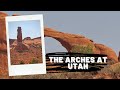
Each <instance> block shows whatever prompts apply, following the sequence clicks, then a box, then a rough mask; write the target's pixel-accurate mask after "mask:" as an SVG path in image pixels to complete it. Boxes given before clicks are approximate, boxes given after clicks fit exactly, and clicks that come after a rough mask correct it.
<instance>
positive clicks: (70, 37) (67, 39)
mask: <svg viewBox="0 0 120 90" xmlns="http://www.w3.org/2000/svg"><path fill="white" fill-rule="evenodd" d="M44 35H45V37H51V38H54V39H56V40H58V41H59V42H60V43H61V44H62V46H63V47H65V48H66V49H67V51H68V52H70V51H71V49H72V47H73V46H75V45H84V46H86V45H88V44H91V45H93V52H94V54H106V55H107V56H108V59H111V60H114V61H116V62H117V61H118V57H117V55H116V53H115V52H114V51H113V50H112V49H111V48H109V47H107V46H105V45H103V44H97V43H94V42H93V40H90V39H88V38H86V37H84V36H82V35H75V34H68V33H63V32H59V31H56V30H54V29H52V28H45V29H44Z"/></svg>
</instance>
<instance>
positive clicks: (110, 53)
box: [94, 44, 118, 62]
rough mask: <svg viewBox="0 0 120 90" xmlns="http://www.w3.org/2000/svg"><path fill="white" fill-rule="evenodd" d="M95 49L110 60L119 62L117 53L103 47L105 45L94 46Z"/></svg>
mask: <svg viewBox="0 0 120 90" xmlns="http://www.w3.org/2000/svg"><path fill="white" fill-rule="evenodd" d="M94 45H95V47H96V48H97V49H98V50H99V51H100V54H106V55H107V56H108V58H109V59H112V60H114V61H116V62H117V61H118V57H117V55H116V53H115V52H114V51H113V50H112V49H111V48H109V47H107V46H105V45H103V44H94Z"/></svg>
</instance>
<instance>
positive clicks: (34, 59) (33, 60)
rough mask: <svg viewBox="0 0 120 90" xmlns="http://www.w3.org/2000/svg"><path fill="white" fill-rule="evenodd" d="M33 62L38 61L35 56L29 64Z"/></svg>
mask: <svg viewBox="0 0 120 90" xmlns="http://www.w3.org/2000/svg"><path fill="white" fill-rule="evenodd" d="M35 63H38V60H37V59H36V58H33V59H32V61H31V62H30V64H35Z"/></svg>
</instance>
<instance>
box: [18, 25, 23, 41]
mask: <svg viewBox="0 0 120 90" xmlns="http://www.w3.org/2000/svg"><path fill="white" fill-rule="evenodd" d="M17 42H22V29H21V27H18V29H17Z"/></svg>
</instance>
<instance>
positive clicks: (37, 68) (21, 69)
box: [5, 14, 46, 76]
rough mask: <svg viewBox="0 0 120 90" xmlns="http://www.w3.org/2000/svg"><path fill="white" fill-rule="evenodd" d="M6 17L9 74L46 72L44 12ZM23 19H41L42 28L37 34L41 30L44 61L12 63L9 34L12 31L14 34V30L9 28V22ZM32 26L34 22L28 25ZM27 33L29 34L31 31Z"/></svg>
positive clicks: (40, 25)
mask: <svg viewBox="0 0 120 90" xmlns="http://www.w3.org/2000/svg"><path fill="white" fill-rule="evenodd" d="M5 19H6V36H7V52H8V53H7V54H8V70H9V76H16V75H34V74H46V61H45V44H44V25H43V15H42V14H37V15H22V16H7V17H6V18H5ZM22 21H23V22H25V21H39V22H40V23H39V28H40V30H39V31H38V32H36V35H37V33H39V32H40V36H41V45H42V46H41V47H42V63H35V64H33V63H32V64H19V65H13V64H11V57H10V55H11V51H10V40H9V39H10V37H9V34H10V33H12V34H13V35H14V32H12V31H10V30H9V29H10V27H9V24H10V23H16V22H22ZM30 26H32V24H30V25H28V26H26V27H30ZM30 32H31V33H33V31H31V30H30ZM26 33H27V32H26ZM27 35H29V33H28V34H27ZM16 36H17V35H16ZM19 40H20V39H19ZM17 41H18V40H17ZM23 46H24V45H23ZM28 52H29V51H28ZM21 56H22V55H21ZM21 56H20V57H21ZM13 57H14V58H16V57H17V56H16V55H14V56H13ZM26 57H29V56H26ZM21 63H22V62H21Z"/></svg>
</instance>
